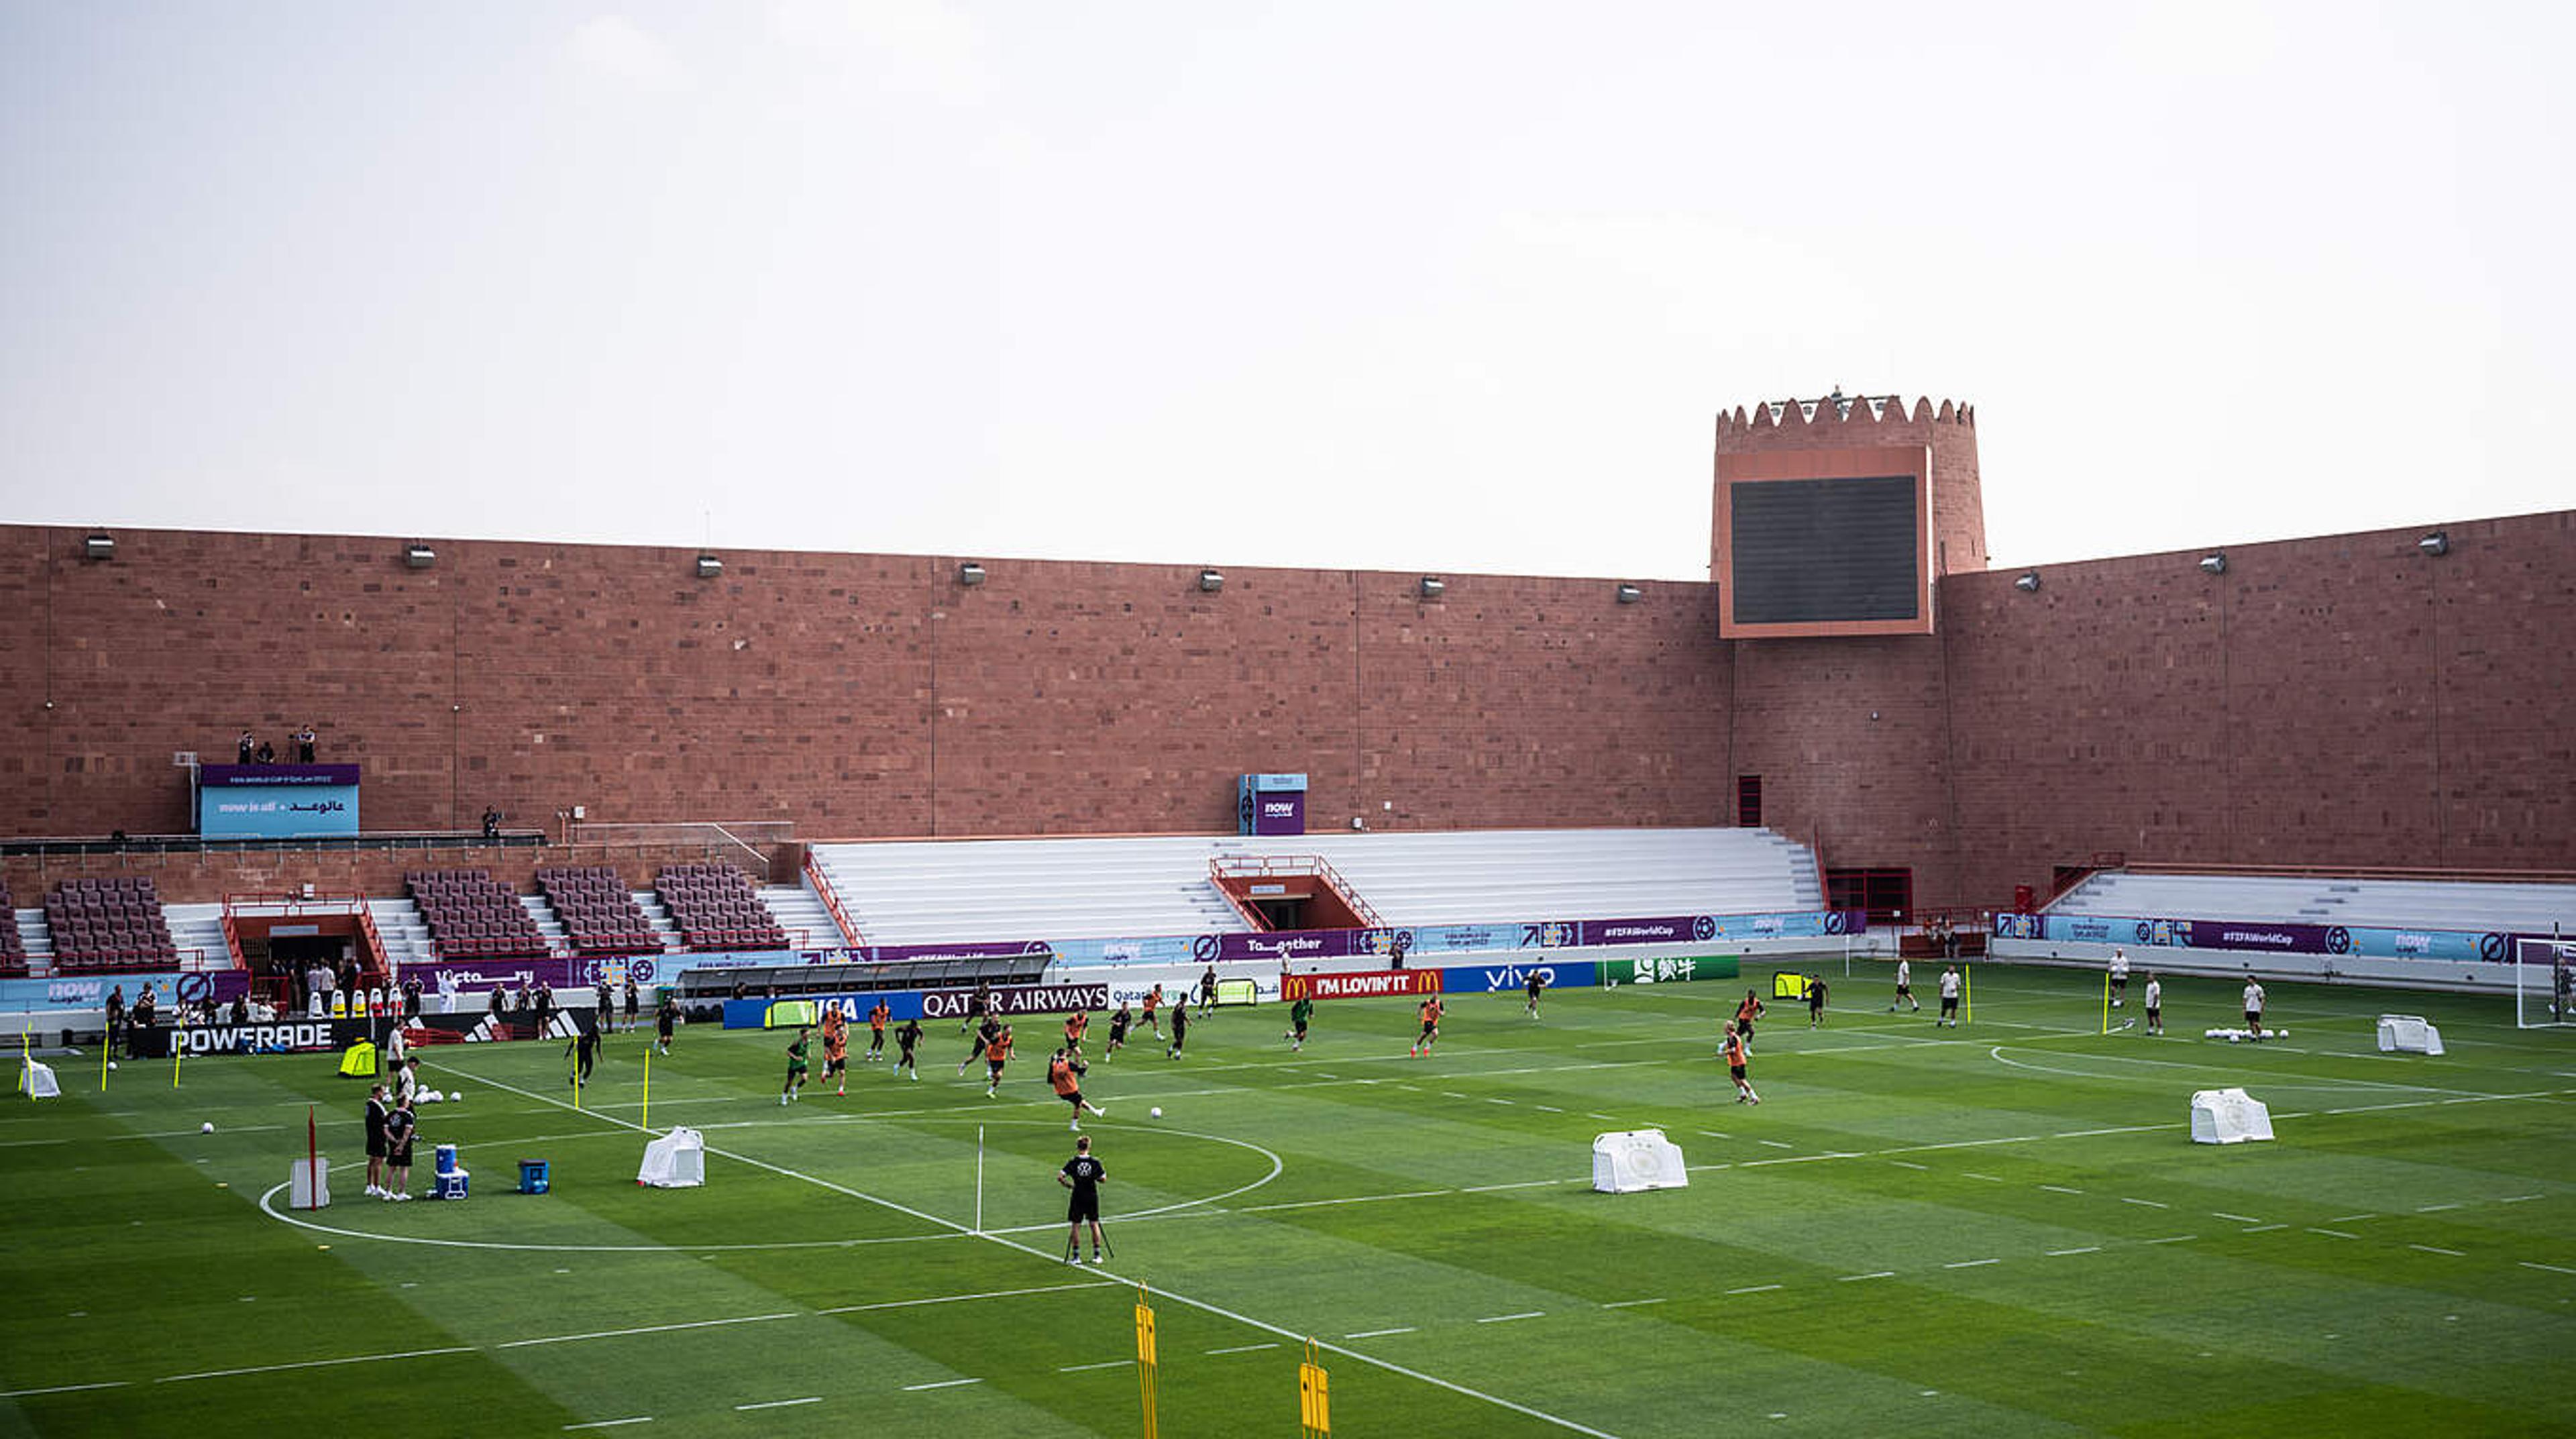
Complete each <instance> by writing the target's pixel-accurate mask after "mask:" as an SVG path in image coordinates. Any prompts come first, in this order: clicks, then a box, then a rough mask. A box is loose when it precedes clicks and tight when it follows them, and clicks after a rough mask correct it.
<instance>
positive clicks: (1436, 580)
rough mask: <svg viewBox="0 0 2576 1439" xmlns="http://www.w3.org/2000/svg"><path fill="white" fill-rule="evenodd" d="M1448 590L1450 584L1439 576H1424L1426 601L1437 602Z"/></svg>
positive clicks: (1423, 593)
mask: <svg viewBox="0 0 2576 1439" xmlns="http://www.w3.org/2000/svg"><path fill="white" fill-rule="evenodd" d="M1448 588H1449V584H1448V582H1447V581H1445V580H1443V579H1441V578H1440V577H1438V576H1437V575H1424V576H1423V577H1422V597H1423V598H1424V599H1426V600H1436V599H1438V598H1440V596H1441V595H1442V594H1443V593H1444V592H1446V591H1447V590H1448Z"/></svg>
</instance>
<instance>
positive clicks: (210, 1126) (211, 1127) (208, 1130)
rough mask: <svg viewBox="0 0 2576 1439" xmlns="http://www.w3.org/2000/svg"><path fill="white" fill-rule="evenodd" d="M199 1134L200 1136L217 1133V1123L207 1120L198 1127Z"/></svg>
mask: <svg viewBox="0 0 2576 1439" xmlns="http://www.w3.org/2000/svg"><path fill="white" fill-rule="evenodd" d="M197 1132H198V1133H199V1134H212V1133H214V1132H215V1122H214V1121H213V1120H211V1119H209V1120H207V1121H206V1122H205V1123H203V1124H200V1125H198V1126H197Z"/></svg>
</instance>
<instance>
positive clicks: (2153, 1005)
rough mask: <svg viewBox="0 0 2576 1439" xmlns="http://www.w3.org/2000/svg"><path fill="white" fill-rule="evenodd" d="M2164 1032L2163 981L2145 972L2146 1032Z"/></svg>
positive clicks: (2160, 1033) (2152, 973)
mask: <svg viewBox="0 0 2576 1439" xmlns="http://www.w3.org/2000/svg"><path fill="white" fill-rule="evenodd" d="M2164 1032H2165V982H2164V981H2163V980H2161V979H2158V978H2156V976H2155V972H2154V971H2153V970H2150V971H2148V972H2147V1033H2149V1034H2153V1035H2158V1036H2161V1035H2162V1034H2163V1033H2164Z"/></svg>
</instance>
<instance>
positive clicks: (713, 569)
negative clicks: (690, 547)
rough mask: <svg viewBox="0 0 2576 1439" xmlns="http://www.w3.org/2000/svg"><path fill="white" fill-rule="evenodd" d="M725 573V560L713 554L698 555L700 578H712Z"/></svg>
mask: <svg viewBox="0 0 2576 1439" xmlns="http://www.w3.org/2000/svg"><path fill="white" fill-rule="evenodd" d="M723 573H724V561H722V560H720V559H717V558H716V557H715V556H713V555H700V556H698V578H699V579H702V580H711V579H714V578H715V577H716V576H718V575H720V574H723Z"/></svg>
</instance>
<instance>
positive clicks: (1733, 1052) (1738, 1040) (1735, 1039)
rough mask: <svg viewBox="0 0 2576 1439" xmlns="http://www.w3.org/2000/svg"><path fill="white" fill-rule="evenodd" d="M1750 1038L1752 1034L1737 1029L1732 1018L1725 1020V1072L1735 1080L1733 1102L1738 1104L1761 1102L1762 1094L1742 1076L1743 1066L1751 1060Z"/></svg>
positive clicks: (1751, 1047)
mask: <svg viewBox="0 0 2576 1439" xmlns="http://www.w3.org/2000/svg"><path fill="white" fill-rule="evenodd" d="M1751 1038H1752V1036H1750V1035H1748V1034H1745V1033H1744V1032H1743V1031H1741V1030H1739V1029H1737V1028H1736V1027H1735V1022H1734V1021H1733V1020H1729V1021H1727V1025H1726V1073H1727V1076H1728V1077H1729V1078H1731V1079H1733V1080H1734V1081H1735V1102H1736V1103H1738V1104H1760V1103H1761V1102H1762V1096H1761V1095H1758V1094H1756V1093H1754V1092H1753V1084H1752V1082H1751V1081H1750V1080H1747V1079H1746V1078H1745V1077H1744V1066H1745V1065H1747V1064H1749V1063H1751V1062H1752V1060H1753V1046H1752V1044H1751V1043H1750V1040H1751Z"/></svg>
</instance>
